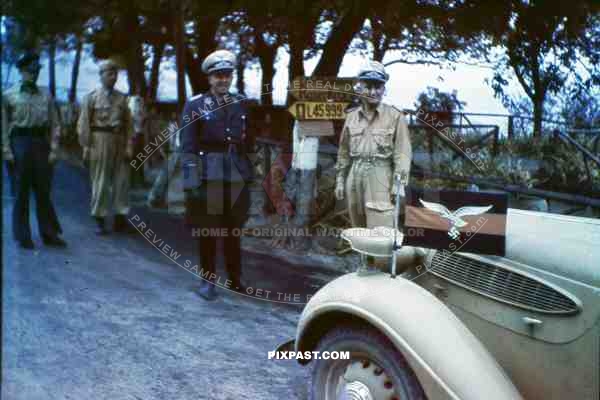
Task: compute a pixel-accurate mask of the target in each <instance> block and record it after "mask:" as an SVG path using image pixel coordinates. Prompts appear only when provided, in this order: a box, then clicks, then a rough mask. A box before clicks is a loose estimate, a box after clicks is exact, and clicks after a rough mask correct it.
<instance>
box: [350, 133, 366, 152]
mask: <svg viewBox="0 0 600 400" xmlns="http://www.w3.org/2000/svg"><path fill="white" fill-rule="evenodd" d="M348 133H349V138H350V140H349V144H350V154H354V153H360V152H362V151H363V150H364V149H363V148H362V139H363V129H359V128H351V129H349V131H348Z"/></svg>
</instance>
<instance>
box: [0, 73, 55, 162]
mask: <svg viewBox="0 0 600 400" xmlns="http://www.w3.org/2000/svg"><path fill="white" fill-rule="evenodd" d="M39 126H48V127H49V128H50V130H49V135H50V137H49V138H48V141H49V142H50V149H51V151H56V150H57V149H58V146H59V141H60V135H61V124H60V117H59V115H58V109H57V107H56V102H55V101H54V98H53V97H52V96H51V95H50V93H49V92H48V91H47V90H46V89H45V88H41V87H38V88H37V92H36V93H32V92H30V91H26V90H21V85H16V86H15V87H13V88H11V89H9V90H7V91H6V92H5V93H4V94H3V95H2V143H3V145H2V153H3V157H4V159H5V160H7V161H10V160H13V159H14V156H13V154H12V151H11V149H10V132H11V130H12V128H13V127H19V128H31V127H39Z"/></svg>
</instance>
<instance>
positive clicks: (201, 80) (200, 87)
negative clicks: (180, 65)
mask: <svg viewBox="0 0 600 400" xmlns="http://www.w3.org/2000/svg"><path fill="white" fill-rule="evenodd" d="M201 65H202V63H201V62H200V61H198V60H197V59H196V58H195V57H194V55H193V54H192V52H191V51H190V49H189V48H186V49H185V72H186V74H187V76H188V78H189V80H190V85H191V86H192V94H193V95H197V94H200V93H204V92H206V91H207V90H208V80H207V79H206V76H204V74H203V73H202V70H201Z"/></svg>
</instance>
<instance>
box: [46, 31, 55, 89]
mask: <svg viewBox="0 0 600 400" xmlns="http://www.w3.org/2000/svg"><path fill="white" fill-rule="evenodd" d="M55 67H56V42H55V41H54V39H52V40H51V41H50V43H48V90H49V91H50V94H51V95H52V97H54V98H56V68H55Z"/></svg>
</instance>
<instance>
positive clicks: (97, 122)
mask: <svg viewBox="0 0 600 400" xmlns="http://www.w3.org/2000/svg"><path fill="white" fill-rule="evenodd" d="M92 127H100V128H112V129H114V130H116V131H120V134H122V135H125V137H126V138H127V139H128V145H131V144H132V139H133V121H132V118H131V112H130V111H129V107H128V104H127V96H126V95H125V94H123V93H121V92H119V91H117V90H112V91H111V92H110V93H109V92H108V91H107V90H105V89H104V88H99V89H96V90H92V91H91V92H90V93H88V94H87V95H86V96H85V97H84V98H83V102H82V103H81V113H80V114H79V121H78V122H77V132H78V134H79V144H80V145H81V147H83V148H84V149H85V148H89V147H90V146H91V145H92V135H91V132H92V131H93V129H92Z"/></svg>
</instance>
